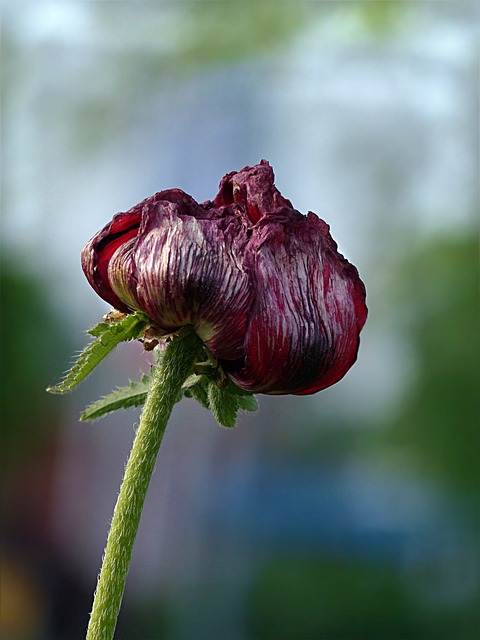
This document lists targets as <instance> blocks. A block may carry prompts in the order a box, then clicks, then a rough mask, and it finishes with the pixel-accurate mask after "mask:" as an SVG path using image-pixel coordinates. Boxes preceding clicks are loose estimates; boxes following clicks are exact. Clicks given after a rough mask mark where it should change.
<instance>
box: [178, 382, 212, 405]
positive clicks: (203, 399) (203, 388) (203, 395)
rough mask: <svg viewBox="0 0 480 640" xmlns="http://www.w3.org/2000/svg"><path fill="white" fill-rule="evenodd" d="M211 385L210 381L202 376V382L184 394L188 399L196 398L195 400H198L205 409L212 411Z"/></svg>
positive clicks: (188, 388)
mask: <svg viewBox="0 0 480 640" xmlns="http://www.w3.org/2000/svg"><path fill="white" fill-rule="evenodd" d="M209 384H210V382H209V380H208V379H207V378H205V377H204V376H201V377H200V380H199V381H198V382H197V383H196V384H194V385H193V386H192V387H187V388H186V389H185V390H184V392H183V393H184V395H185V396H186V397H187V398H195V400H197V402H199V403H200V404H201V405H202V407H203V408H204V409H208V410H209V411H210V401H209V399H208V387H209Z"/></svg>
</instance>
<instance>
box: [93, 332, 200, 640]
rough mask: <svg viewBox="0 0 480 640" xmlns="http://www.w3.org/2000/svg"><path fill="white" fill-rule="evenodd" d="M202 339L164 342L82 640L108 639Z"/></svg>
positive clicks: (190, 335)
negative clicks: (165, 441)
mask: <svg viewBox="0 0 480 640" xmlns="http://www.w3.org/2000/svg"><path fill="white" fill-rule="evenodd" d="M201 347H202V342H201V341H200V338H199V337H198V336H197V335H196V333H194V332H193V331H192V330H191V329H188V330H186V331H184V332H183V333H181V334H180V335H179V336H178V337H176V338H175V339H174V340H172V342H171V343H170V344H169V346H168V348H167V351H166V353H165V357H164V358H163V360H162V363H161V365H160V366H158V367H156V368H155V369H154V371H153V373H152V383H151V387H150V389H149V391H148V395H147V399H146V402H145V406H144V408H143V411H142V415H141V417H140V425H139V427H138V430H137V433H136V435H135V440H134V442H133V447H132V451H131V453H130V457H129V459H128V463H127V467H126V469H125V476H124V478H123V482H122V486H121V488H120V493H119V496H118V499H117V504H116V506H115V511H114V514H113V520H112V525H111V527H110V532H109V534H108V539H107V546H106V548H105V554H104V557H103V564H102V569H101V571H100V575H99V578H98V583H97V589H96V591H95V596H94V601H93V609H92V613H91V616H90V622H89V625H88V630H87V640H111V639H112V638H113V635H114V633H115V627H116V624H117V618H118V614H119V611H120V605H121V602H122V598H123V591H124V589H125V581H126V579H127V573H128V568H129V566H130V558H131V556H132V549H133V545H134V542H135V537H136V535H137V529H138V525H139V522H140V517H141V515H142V509H143V503H144V501H145V496H146V493H147V489H148V485H149V483H150V478H151V475H152V472H153V469H154V466H155V461H156V459H157V454H158V451H159V449H160V444H161V442H162V437H163V434H164V432H165V428H166V426H167V422H168V419H169V417H170V414H171V412H172V409H173V407H174V405H175V403H176V401H177V398H178V394H179V393H180V389H181V387H182V384H183V383H184V381H185V379H186V378H187V377H188V375H189V373H190V370H191V368H192V365H193V362H194V360H195V358H196V356H197V355H198V353H199V352H200V349H201Z"/></svg>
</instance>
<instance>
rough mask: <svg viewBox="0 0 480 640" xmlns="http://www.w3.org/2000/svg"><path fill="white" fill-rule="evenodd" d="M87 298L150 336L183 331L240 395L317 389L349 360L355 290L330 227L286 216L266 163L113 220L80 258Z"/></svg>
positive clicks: (362, 316)
mask: <svg viewBox="0 0 480 640" xmlns="http://www.w3.org/2000/svg"><path fill="white" fill-rule="evenodd" d="M82 266H83V269H84V271H85V274H86V276H87V278H88V281H89V282H90V284H91V285H92V287H93V288H94V289H95V291H96V292H97V293H98V294H99V295H100V296H101V297H102V298H103V299H104V300H106V301H107V302H109V303H110V304H112V306H114V307H115V308H116V309H118V310H120V311H123V312H126V313H128V312H130V311H134V310H140V311H142V312H144V313H146V314H147V315H148V316H149V318H150V319H151V321H152V324H154V325H156V327H158V328H159V329H160V330H163V331H165V332H172V331H175V330H176V329H178V328H180V327H181V326H184V325H187V324H191V325H193V327H194V328H195V330H196V332H197V333H198V335H199V336H200V337H201V338H202V340H203V341H204V343H205V344H206V346H207V347H208V348H209V349H210V350H211V351H212V353H213V355H214V356H215V357H216V358H217V359H218V360H219V361H220V363H221V365H222V367H223V369H224V370H225V372H226V373H227V375H229V376H230V377H231V378H232V379H233V380H234V382H235V383H236V384H237V385H238V386H240V387H242V388H243V389H246V390H249V391H254V392H262V393H271V394H283V393H296V394H307V393H315V392H316V391H319V390H320V389H324V388H326V387H328V386H330V385H332V384H334V383H335V382H337V381H338V380H340V379H341V378H342V377H343V376H344V375H345V373H346V372H347V371H348V369H349V368H350V367H351V366H352V364H353V363H354V362H355V359H356V357H357V351H358V346H359V334H360V331H361V329H362V327H363V325H364V323H365V320H366V317H367V307H366V305H365V287H364V285H363V283H362V281H361V280H360V278H359V276H358V273H357V270H356V269H355V267H354V266H352V265H351V264H350V263H349V262H348V261H347V260H346V259H345V258H344V257H343V256H341V255H340V254H339V253H338V251H337V245H336V244H335V242H334V241H333V240H332V238H331V236H330V233H329V227H328V225H327V224H326V223H325V222H323V221H322V220H320V219H319V218H318V217H317V216H316V215H315V214H313V213H309V214H308V215H307V216H304V215H302V214H301V213H299V212H298V211H296V210H295V209H294V208H293V206H292V204H291V203H290V201H289V200H287V199H286V198H284V197H283V196H282V195H281V193H280V192H279V191H278V189H277V188H276V187H275V184H274V174H273V170H272V168H271V166H270V165H269V164H268V162H266V161H265V160H262V161H261V162H260V164H258V165H255V166H254V167H244V169H242V170H241V171H238V172H231V173H229V174H228V175H226V176H225V177H224V178H223V180H222V181H221V182H220V186H219V192H218V194H217V196H216V197H215V198H214V200H213V201H206V202H204V203H202V204H198V203H197V202H196V201H195V200H194V199H193V198H192V197H191V196H189V195H188V194H186V193H184V192H183V191H181V190H180V189H170V190H167V191H161V192H159V193H156V194H155V195H153V196H152V197H151V198H147V199H146V200H144V201H143V202H141V203H139V204H138V205H136V206H135V207H133V208H132V209H130V211H128V212H126V213H119V214H117V215H116V216H114V217H113V219H112V221H111V222H110V223H109V224H107V225H106V226H105V227H104V228H103V229H102V230H101V231H100V232H99V233H98V234H97V235H96V236H95V237H94V238H92V240H91V241H90V242H89V243H88V244H87V246H86V247H85V249H84V251H83V253H82Z"/></svg>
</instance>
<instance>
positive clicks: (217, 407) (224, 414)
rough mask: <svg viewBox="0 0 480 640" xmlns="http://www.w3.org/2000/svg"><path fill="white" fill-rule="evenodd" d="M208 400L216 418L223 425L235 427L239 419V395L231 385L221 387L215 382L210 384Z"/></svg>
mask: <svg viewBox="0 0 480 640" xmlns="http://www.w3.org/2000/svg"><path fill="white" fill-rule="evenodd" d="M208 402H209V405H210V411H211V412H212V414H213V417H214V418H215V420H216V421H217V422H218V423H219V424H221V425H222V427H234V426H235V423H236V421H237V411H238V406H239V405H238V396H236V395H235V394H233V393H232V392H231V391H230V389H229V387H228V386H226V387H219V386H218V385H217V384H216V383H215V382H210V383H209V385H208Z"/></svg>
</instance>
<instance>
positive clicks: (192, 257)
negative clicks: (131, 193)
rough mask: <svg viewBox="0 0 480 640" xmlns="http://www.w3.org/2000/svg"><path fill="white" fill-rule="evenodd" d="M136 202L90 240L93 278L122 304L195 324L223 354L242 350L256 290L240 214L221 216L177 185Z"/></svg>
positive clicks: (156, 319)
mask: <svg viewBox="0 0 480 640" xmlns="http://www.w3.org/2000/svg"><path fill="white" fill-rule="evenodd" d="M137 209H138V207H134V209H132V210H131V211H130V212H128V213H126V214H118V215H117V216H115V217H114V219H113V221H112V223H111V224H110V225H107V227H105V229H103V230H102V231H101V232H100V233H99V234H97V236H95V237H94V238H93V239H92V240H91V241H90V242H89V244H88V245H87V246H86V247H85V249H84V251H83V254H82V264H83V268H84V271H85V274H86V276H87V278H88V280H89V281H90V284H91V285H92V286H93V287H94V289H95V290H96V291H97V293H99V295H101V297H103V298H104V299H105V300H106V301H107V302H110V303H111V304H112V305H113V306H114V307H115V308H116V309H119V310H120V311H126V312H128V311H131V310H139V311H143V312H144V313H146V314H147V315H148V316H149V317H150V319H151V320H152V322H153V323H154V324H155V325H156V326H158V327H159V328H160V329H162V330H163V331H165V332H170V331H175V330H176V329H178V328H179V327H182V326H185V325H190V324H191V325H193V327H194V328H195V330H196V332H197V333H198V335H199V336H200V337H201V338H202V340H203V341H204V343H205V344H206V345H207V346H208V347H209V348H210V349H211V350H212V352H213V353H215V355H216V356H217V357H218V358H226V359H234V358H238V357H241V356H242V355H243V340H244V337H245V332H246V326H247V314H248V310H249V308H250V306H251V297H252V291H251V287H250V286H249V278H248V276H247V274H246V272H245V270H244V268H243V266H242V262H241V259H240V257H241V254H242V243H243V244H245V243H246V242H247V235H246V233H245V229H244V225H243V223H242V220H241V219H240V218H238V217H235V216H233V215H225V216H223V217H221V218H218V217H216V213H217V212H216V211H213V212H212V211H206V210H205V209H204V208H202V207H201V206H200V205H198V204H197V203H196V202H195V201H194V200H193V199H192V198H190V196H188V195H187V194H185V193H183V192H181V191H179V190H172V191H169V192H161V193H159V194H156V196H154V197H153V198H150V199H148V200H146V201H144V203H142V207H141V209H140V213H139V212H138V210H137Z"/></svg>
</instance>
